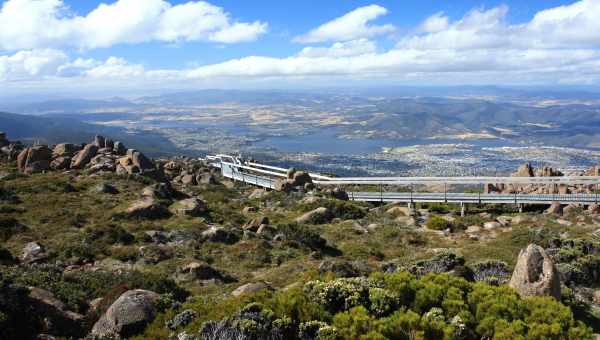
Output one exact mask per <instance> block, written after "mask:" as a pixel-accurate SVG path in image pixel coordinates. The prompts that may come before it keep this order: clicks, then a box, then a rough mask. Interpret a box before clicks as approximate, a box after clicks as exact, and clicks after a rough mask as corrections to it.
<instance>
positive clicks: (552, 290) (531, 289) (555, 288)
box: [509, 244, 560, 300]
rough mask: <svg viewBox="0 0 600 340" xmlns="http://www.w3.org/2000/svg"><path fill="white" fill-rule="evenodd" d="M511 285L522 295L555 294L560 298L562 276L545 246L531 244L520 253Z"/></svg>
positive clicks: (554, 295)
mask: <svg viewBox="0 0 600 340" xmlns="http://www.w3.org/2000/svg"><path fill="white" fill-rule="evenodd" d="M509 285H510V286H511V287H513V288H514V289H516V290H517V292H518V293H519V295H521V296H522V297H527V296H544V295H547V296H553V297H555V298H556V299H558V300H560V278H559V275H558V271H557V270H556V267H555V266H554V263H552V260H551V259H550V257H549V256H548V255H547V254H546V252H545V251H544V248H542V247H540V246H538V245H535V244H530V245H528V246H527V248H525V249H522V250H521V252H520V253H519V258H518V260H517V265H516V266H515V270H514V271H513V274H512V277H511V279H510V283H509Z"/></svg>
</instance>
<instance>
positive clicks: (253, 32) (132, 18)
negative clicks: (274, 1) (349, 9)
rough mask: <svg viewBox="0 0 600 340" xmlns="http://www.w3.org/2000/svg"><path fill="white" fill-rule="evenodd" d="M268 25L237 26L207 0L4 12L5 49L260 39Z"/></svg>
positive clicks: (44, 4) (26, 1) (56, 4)
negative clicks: (85, 11)
mask: <svg viewBox="0 0 600 340" xmlns="http://www.w3.org/2000/svg"><path fill="white" fill-rule="evenodd" d="M266 31H267V24H266V23H263V22H260V21H255V22H251V23H246V22H237V21H236V20H233V19H231V17H230V15H229V14H228V13H226V12H225V11H224V10H223V8H221V7H217V6H214V5H212V4H210V3H208V2H204V1H191V2H188V3H184V4H180V5H171V4H170V3H169V2H167V1H165V0H117V1H116V2H113V3H111V4H100V5H99V6H98V7H97V8H95V9H94V10H93V11H91V12H90V13H89V14H87V15H86V16H78V15H73V14H72V13H70V12H69V8H68V7H67V6H66V5H65V4H64V2H63V1H62V0H7V1H5V2H4V3H3V5H2V8H1V9H0V49H4V50H18V49H36V48H37V49H39V48H57V47H75V48H82V49H89V48H98V47H109V46H112V45H115V44H122V43H141V42H148V41H163V42H180V41H214V42H219V43H226V44H229V43H238V42H247V41H253V40H256V39H257V38H258V37H259V36H260V35H261V34H264V33H265V32H266Z"/></svg>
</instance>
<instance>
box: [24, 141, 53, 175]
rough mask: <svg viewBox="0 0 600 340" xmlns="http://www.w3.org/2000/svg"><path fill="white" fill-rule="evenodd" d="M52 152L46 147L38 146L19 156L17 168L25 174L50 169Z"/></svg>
mask: <svg viewBox="0 0 600 340" xmlns="http://www.w3.org/2000/svg"><path fill="white" fill-rule="evenodd" d="M51 159H52V150H50V148H48V147H47V146H45V145H36V146H32V147H29V148H26V149H25V150H23V151H21V153H19V155H18V156H17V168H18V169H19V171H21V172H24V173H35V172H41V171H43V170H48V169H50V160H51Z"/></svg>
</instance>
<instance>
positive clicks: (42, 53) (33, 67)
mask: <svg viewBox="0 0 600 340" xmlns="http://www.w3.org/2000/svg"><path fill="white" fill-rule="evenodd" d="M67 61H68V57H67V55H66V54H64V53H63V52H61V51H57V50H37V51H19V52H17V53H15V54H13V55H11V56H0V80H2V81H13V80H20V79H30V78H37V79H42V78H44V77H47V76H54V75H55V74H56V71H57V69H58V67H60V66H61V65H62V64H64V63H66V62H67Z"/></svg>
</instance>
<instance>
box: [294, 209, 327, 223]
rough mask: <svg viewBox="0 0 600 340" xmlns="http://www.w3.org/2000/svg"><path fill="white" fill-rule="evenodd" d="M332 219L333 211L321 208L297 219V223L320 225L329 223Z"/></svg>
mask: <svg viewBox="0 0 600 340" xmlns="http://www.w3.org/2000/svg"><path fill="white" fill-rule="evenodd" d="M332 218H333V214H332V213H331V211H329V209H327V208H325V207H320V208H317V209H315V210H312V211H309V212H307V213H305V214H304V215H302V216H300V217H298V218H297V219H296V222H297V223H300V224H302V223H312V224H320V223H327V222H329V221H331V219H332Z"/></svg>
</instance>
